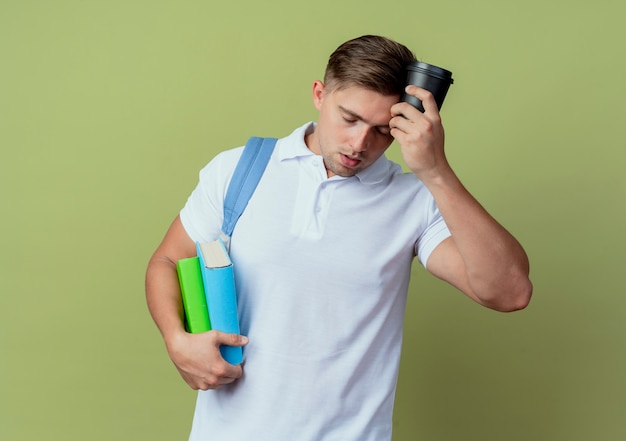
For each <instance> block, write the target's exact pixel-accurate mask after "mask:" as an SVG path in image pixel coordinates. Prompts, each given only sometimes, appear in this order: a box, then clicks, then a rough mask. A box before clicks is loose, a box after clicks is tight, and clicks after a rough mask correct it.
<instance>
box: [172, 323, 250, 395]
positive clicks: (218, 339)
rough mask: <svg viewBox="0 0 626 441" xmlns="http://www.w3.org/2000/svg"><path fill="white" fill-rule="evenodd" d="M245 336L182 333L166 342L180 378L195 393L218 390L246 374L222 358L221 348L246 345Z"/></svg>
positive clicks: (214, 332) (246, 339)
mask: <svg viewBox="0 0 626 441" xmlns="http://www.w3.org/2000/svg"><path fill="white" fill-rule="evenodd" d="M246 344H248V338H247V337H245V336H243V335H237V334H226V333H223V332H220V331H215V330H212V331H208V332H203V333H200V334H189V333H187V332H180V333H178V334H177V335H176V337H174V338H172V339H170V340H169V341H166V346H167V352H168V353H169V356H170V358H171V359H172V361H173V362H174V365H175V366H176V368H177V369H178V372H180V375H181V376H182V377H183V379H184V380H185V381H186V382H187V384H188V385H189V387H191V388H192V389H194V390H198V389H201V390H208V389H219V388H221V387H222V386H224V385H226V384H230V383H232V382H233V381H235V380H237V379H238V378H240V377H241V376H242V375H243V369H242V366H241V365H236V366H235V365H232V364H230V363H228V362H227V361H225V360H224V358H222V355H221V353H220V346H221V345H228V346H245V345H246Z"/></svg>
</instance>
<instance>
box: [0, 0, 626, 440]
mask: <svg viewBox="0 0 626 441" xmlns="http://www.w3.org/2000/svg"><path fill="white" fill-rule="evenodd" d="M625 13H626V6H624V3H623V2H621V1H617V0H615V1H609V0H598V1H596V2H589V1H587V2H569V1H566V0H559V1H550V0H526V1H524V2H506V1H501V0H476V1H466V0H455V1H453V0H440V1H430V2H421V1H417V0H410V1H408V0H403V1H388V2H374V1H368V0H359V1H356V0H351V1H340V0H332V1H331V0H320V1H318V2H301V1H293V0H291V1H287V0H274V1H271V2H257V1H248V0H244V1H236V2H211V1H190V0H183V1H176V2H165V1H159V0H157V1H149V0H125V1H121V0H115V1H78V0H76V1H71V0H57V1H30V0H1V1H0V149H1V152H2V155H1V160H0V192H1V201H2V217H1V220H0V226H1V229H0V231H1V235H0V240H1V242H0V246H1V249H2V253H0V345H1V346H0V439H2V440H11V441H18V440H39V439H47V440H50V439H53V440H131V439H132V440H148V439H150V440H183V439H186V437H187V434H188V430H189V426H190V421H191V416H192V411H193V406H194V398H195V395H194V392H193V391H191V390H190V389H188V388H187V386H186V385H185V384H184V382H183V381H182V380H181V379H180V378H179V376H178V373H177V372H176V370H175V368H174V367H173V365H172V364H171V362H170V361H169V359H168V357H167V355H166V352H165V349H164V347H163V343H162V341H161V339H160V335H159V334H158V331H157V330H156V327H155V326H154V325H153V323H152V321H151V319H150V317H149V315H148V312H147V309H146V307H145V302H144V294H143V276H144V270H145V266H146V263H147V260H148V258H149V256H150V254H151V252H152V251H153V250H154V248H155V247H156V246H157V244H158V242H159V240H160V238H161V237H162V235H163V233H164V232H165V230H166V228H167V227H168V225H169V223H170V222H171V220H172V219H173V218H174V216H175V215H176V214H177V212H178V210H179V209H180V208H181V206H182V205H183V204H184V202H185V200H186V197H187V195H188V194H189V192H190V191H191V190H192V189H193V187H194V185H195V183H196V180H197V173H198V171H199V169H200V168H201V167H202V166H203V165H204V164H205V163H206V162H207V161H208V160H210V159H211V158H212V157H213V156H214V155H215V154H216V153H217V152H218V151H220V150H223V149H226V148H230V147H234V146H238V145H241V144H243V143H244V142H245V140H246V139H247V138H248V137H249V136H250V135H259V136H283V135H286V134H288V133H290V132H291V130H292V129H293V128H295V127H296V126H298V125H300V124H302V123H304V122H306V121H307V120H313V119H315V118H316V113H315V110H314V108H313V106H312V103H311V98H310V92H311V84H312V82H313V81H314V80H316V79H318V78H320V77H321V76H322V74H323V69H324V66H325V63H326V61H327V57H328V55H329V54H330V53H331V52H332V50H334V49H335V47H336V46H338V45H339V44H340V43H341V42H343V41H345V40H347V39H349V38H352V37H356V36H358V35H362V34H366V33H375V34H383V35H386V36H389V37H391V38H394V39H396V40H398V41H401V42H403V43H405V44H406V45H408V46H409V47H410V48H412V49H413V50H414V51H415V52H416V54H417V55H418V57H419V58H420V59H422V60H424V61H427V62H431V63H433V64H437V65H440V66H443V67H446V68H448V69H450V70H451V71H453V73H454V78H455V84H454V85H453V86H452V88H451V90H450V93H449V95H448V98H447V100H446V104H445V105H444V108H443V112H442V115H443V118H444V122H445V126H446V136H447V144H446V148H447V152H448V156H449V158H450V161H451V163H452V165H453V167H454V168H455V170H456V171H457V173H458V174H459V175H460V177H461V178H462V180H463V181H464V183H465V184H466V185H467V186H468V187H469V188H470V190H471V191H472V192H473V193H474V194H475V195H476V196H477V198H478V199H479V200H480V201H481V202H482V203H483V204H484V205H485V206H486V207H487V209H488V210H489V211H490V212H491V213H492V214H493V215H494V216H495V217H496V218H497V219H499V220H500V221H501V222H502V223H503V224H504V225H506V226H507V227H508V228H509V230H510V231H512V232H513V233H514V234H515V235H516V237H518V239H519V240H520V241H521V242H522V243H523V245H524V246H525V248H526V250H527V251H528V253H529V255H530V258H531V263H532V280H533V282H534V284H535V293H534V298H533V301H532V303H531V305H530V306H529V308H527V309H526V310H525V311H522V312H518V313H514V314H501V313H496V312H492V311H489V310H487V309H484V308H481V307H479V306H477V305H475V304H474V303H473V302H471V301H469V300H467V299H466V298H464V297H463V296H462V295H459V294H457V293H456V292H454V290H453V289H451V288H449V287H447V286H446V285H444V284H443V283H441V282H439V281H438V280H436V279H434V278H433V277H431V276H429V275H428V274H426V273H425V272H424V270H423V269H421V268H420V267H418V266H417V265H416V266H415V270H414V272H415V276H416V277H415V278H414V280H413V282H412V285H411V293H410V300H409V307H408V311H407V326H406V333H405V340H404V353H403V359H402V365H401V372H400V380H399V386H398V393H397V400H396V409H395V416H394V441H451V440H465V441H470V440H472V441H492V440H493V441H500V440H509V441H528V440H546V441H554V440H563V441H565V440H567V441H578V440H580V441H587V440H607V441H613V440H624V439H626V345H625V343H626V323H625V319H626V299H625V294H626V290H625V289H624V276H625V273H626V271H625V270H624V268H625V264H626V251H625V250H626V240H625V237H626V234H625V232H624V226H625V225H626V203H625V200H624V198H625V196H626V174H625V173H624V166H625V165H626V154H625V153H624V150H625V145H624V144H625V142H624V135H625V133H624V127H625V125H626V124H625V123H624V117H625V116H626V107H625V105H624V101H625V99H626V86H625V85H624V81H625V76H626V75H625V70H626V69H625V68H626V62H625V58H624V56H625V55H626V54H625V50H624V41H626V32H625V31H624V25H623V20H624V16H625ZM390 155H391V156H392V157H394V158H396V159H399V155H398V147H397V145H394V146H392V148H391V153H390ZM286 332H288V330H286ZM371 387H376V385H375V384H372V385H371ZM276 393H281V392H280V391H276ZM259 405H260V406H262V405H263V403H259ZM320 411H324V410H323V409H320ZM276 417H277V418H288V416H287V415H277V416H276ZM258 439H259V440H263V439H264V438H263V435H262V433H260V434H259V437H258ZM270 441H274V440H270Z"/></svg>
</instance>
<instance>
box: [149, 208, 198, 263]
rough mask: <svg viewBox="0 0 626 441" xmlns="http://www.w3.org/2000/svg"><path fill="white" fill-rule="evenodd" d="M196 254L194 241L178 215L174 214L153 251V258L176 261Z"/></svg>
mask: <svg viewBox="0 0 626 441" xmlns="http://www.w3.org/2000/svg"><path fill="white" fill-rule="evenodd" d="M195 255H196V245H195V242H194V241H193V240H192V239H191V237H189V234H187V231H186V230H185V228H184V227H183V224H182V222H181V220H180V216H176V218H175V219H174V221H173V222H172V224H171V225H170V227H169V229H168V230H167V232H166V233H165V237H164V238H163V240H162V241H161V243H160V244H159V246H158V247H157V249H156V251H155V252H154V255H153V259H155V258H157V259H167V260H170V261H171V262H172V263H176V262H177V261H179V260H180V259H184V258H187V257H193V256H195Z"/></svg>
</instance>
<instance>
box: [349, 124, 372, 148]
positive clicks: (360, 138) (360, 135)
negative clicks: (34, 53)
mask: <svg viewBox="0 0 626 441" xmlns="http://www.w3.org/2000/svg"><path fill="white" fill-rule="evenodd" d="M369 134H370V128H369V127H361V128H359V129H357V130H356V132H355V134H354V136H353V137H352V141H351V143H350V147H352V149H353V150H354V151H355V152H364V151H365V150H367V148H368V146H369Z"/></svg>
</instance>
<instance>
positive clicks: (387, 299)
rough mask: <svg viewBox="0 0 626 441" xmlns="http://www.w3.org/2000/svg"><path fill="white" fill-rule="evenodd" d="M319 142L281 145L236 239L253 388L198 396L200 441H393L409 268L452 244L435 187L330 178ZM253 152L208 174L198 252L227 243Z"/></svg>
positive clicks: (192, 216)
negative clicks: (230, 212)
mask: <svg viewBox="0 0 626 441" xmlns="http://www.w3.org/2000/svg"><path fill="white" fill-rule="evenodd" d="M313 128H314V125H313V123H308V124H306V125H304V126H302V127H300V128H298V129H296V130H295V131H294V132H293V133H292V134H291V135H290V136H288V137H286V138H283V139H280V140H279V141H278V143H277V145H276V148H275V151H274V153H273V154H272V157H271V159H270V162H269V164H268V166H267V169H266V171H265V173H264V175H263V177H262V179H261V182H260V183H259V186H258V187H257V189H256V191H255V193H254V195H253V196H252V198H251V200H250V202H249V204H248V206H247V208H246V210H245V212H244V213H243V215H242V216H241V218H240V219H239V222H238V223H237V226H236V227H235V230H234V233H233V236H232V242H231V257H232V260H233V262H234V265H235V280H236V286H237V292H238V303H239V312H240V320H241V332H242V334H243V335H247V336H248V337H249V339H250V343H249V344H248V345H247V346H246V347H245V348H244V375H243V377H242V378H240V379H239V380H237V381H236V382H235V383H233V384H231V385H229V386H226V387H224V388H222V389H220V390H217V391H206V392H205V391H200V392H199V393H198V400H197V404H196V411H195V415H194V421H193V427H192V431H191V436H190V440H192V441H200V440H203V441H204V440H219V441H231V440H232V441H242V440H251V439H259V440H271V441H331V440H337V441H357V440H358V441H381V440H390V439H391V428H392V410H393V402H394V394H395V386H396V380H397V374H398V366H399V360H400V349H401V345H402V325H403V319H404V309H405V303H406V294H407V288H408V283H409V276H410V271H411V263H412V261H413V257H414V256H415V255H416V254H417V256H418V258H419V259H420V261H421V262H422V263H424V264H425V263H426V261H427V260H428V256H429V255H430V253H431V252H432V250H434V248H435V247H436V246H437V245H438V244H439V243H440V242H441V241H442V240H443V239H445V238H446V237H448V236H449V235H450V233H449V231H448V229H447V227H446V225H445V223H444V222H443V219H442V218H441V216H440V215H439V211H438V209H437V207H436V205H435V203H434V200H433V198H432V196H431V194H430V193H429V191H428V190H427V189H426V187H425V186H424V185H423V184H422V183H421V182H420V181H419V180H418V179H417V178H415V176H413V175H412V174H405V173H403V172H402V170H401V168H400V166H399V165H397V164H395V163H393V162H391V161H389V160H388V159H387V158H385V157H384V156H383V157H381V158H380V159H379V160H378V161H376V162H375V163H374V164H372V165H371V166H370V167H368V168H367V169H366V170H363V171H362V172H360V173H359V174H357V175H356V176H353V177H350V178H342V177H339V176H334V177H332V178H328V177H327V175H326V170H325V168H324V164H323V161H322V158H321V157H320V156H317V155H315V154H313V153H312V152H311V151H310V150H309V149H308V148H307V147H306V144H305V143H304V136H305V134H306V133H308V132H310V131H312V130H313ZM241 151H242V148H237V149H234V150H229V151H226V152H223V153H221V154H219V155H218V156H216V157H215V158H214V159H213V160H212V161H211V162H210V163H209V164H208V165H207V166H206V167H205V168H204V169H203V170H202V171H201V173H200V182H199V184H198V186H197V188H196V189H195V190H194V191H193V193H192V194H191V196H190V197H189V200H188V201H187V204H186V205H185V207H184V208H183V210H182V211H181V220H182V223H183V225H184V227H185V229H186V231H187V233H188V234H189V236H190V237H191V238H192V239H193V240H195V241H208V240H213V239H215V238H216V237H217V236H218V235H219V232H220V227H221V223H222V203H223V200H224V196H225V194H226V189H227V186H228V183H229V181H230V178H231V176H232V173H233V170H234V167H235V165H236V162H237V160H238V159H239V156H240V155H241Z"/></svg>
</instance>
